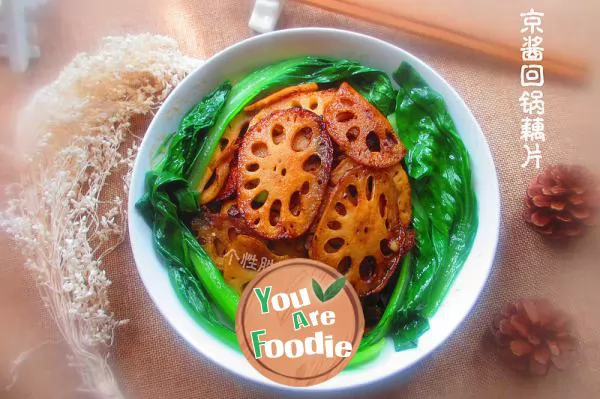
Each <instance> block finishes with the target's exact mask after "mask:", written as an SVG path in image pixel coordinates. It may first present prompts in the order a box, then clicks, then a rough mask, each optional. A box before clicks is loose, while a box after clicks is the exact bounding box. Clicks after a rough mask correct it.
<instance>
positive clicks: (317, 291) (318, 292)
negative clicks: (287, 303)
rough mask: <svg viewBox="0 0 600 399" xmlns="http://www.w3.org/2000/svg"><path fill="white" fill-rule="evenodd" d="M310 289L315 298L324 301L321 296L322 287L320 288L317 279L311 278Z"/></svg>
mask: <svg viewBox="0 0 600 399" xmlns="http://www.w3.org/2000/svg"><path fill="white" fill-rule="evenodd" d="M312 289H313V291H314V292H315V295H316V296H317V298H319V301H321V302H325V298H324V297H323V289H322V288H321V286H320V285H319V283H318V282H317V280H315V279H314V278H313V279H312Z"/></svg>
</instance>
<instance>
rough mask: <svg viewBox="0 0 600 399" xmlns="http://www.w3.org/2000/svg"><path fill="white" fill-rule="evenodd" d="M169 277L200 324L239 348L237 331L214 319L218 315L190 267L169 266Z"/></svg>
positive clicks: (230, 344)
mask: <svg viewBox="0 0 600 399" xmlns="http://www.w3.org/2000/svg"><path fill="white" fill-rule="evenodd" d="M169 279H170V280H171V284H172V285H173V287H174V288H175V293H176V294H177V297H178V298H179V300H180V301H181V303H182V304H183V306H184V307H185V308H186V310H187V311H188V313H190V314H191V315H192V317H193V318H194V320H196V322H197V323H198V324H200V325H201V326H202V327H204V328H206V329H207V330H208V331H210V332H211V333H212V334H214V335H216V336H217V337H220V338H221V339H222V340H223V341H225V343H226V344H227V345H229V346H231V347H232V348H239V343H238V340H237V336H236V335H235V332H233V331H232V330H230V329H229V328H227V327H224V326H223V325H222V324H221V323H215V322H214V321H213V320H216V319H217V315H216V314H215V312H214V310H213V309H212V306H211V304H210V301H209V299H208V298H207V297H206V294H205V292H204V289H203V288H202V286H201V285H200V282H199V281H198V279H197V278H196V277H195V276H194V275H193V274H192V273H191V272H190V271H189V270H188V269H186V268H181V267H171V268H169Z"/></svg>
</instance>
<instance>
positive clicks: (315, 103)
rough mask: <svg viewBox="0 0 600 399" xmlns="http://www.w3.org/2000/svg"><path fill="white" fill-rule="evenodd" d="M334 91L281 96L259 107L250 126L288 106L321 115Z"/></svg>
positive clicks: (288, 107)
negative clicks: (277, 99) (267, 104)
mask: <svg viewBox="0 0 600 399" xmlns="http://www.w3.org/2000/svg"><path fill="white" fill-rule="evenodd" d="M335 92H336V90H334V89H329V90H320V91H313V92H308V93H306V92H305V93H296V94H293V95H290V96H288V97H285V98H282V99H281V100H279V101H277V102H275V103H273V104H271V105H269V106H268V107H265V108H263V109H261V110H260V111H259V112H258V113H257V114H256V115H254V117H253V118H252V120H251V121H250V126H254V125H255V124H256V123H258V122H259V121H261V120H262V119H264V118H266V117H267V116H269V115H270V114H271V113H273V112H275V111H280V110H283V109H290V108H303V109H306V110H308V111H311V112H314V113H315V114H317V115H319V116H321V115H323V111H324V110H325V106H327V104H329V102H330V101H331V100H332V99H333V97H334V96H335Z"/></svg>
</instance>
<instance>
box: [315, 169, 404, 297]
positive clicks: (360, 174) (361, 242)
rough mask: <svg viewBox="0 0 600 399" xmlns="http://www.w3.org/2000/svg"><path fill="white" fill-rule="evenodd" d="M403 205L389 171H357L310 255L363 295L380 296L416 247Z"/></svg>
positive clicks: (335, 196) (326, 214)
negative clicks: (406, 225)
mask: <svg viewBox="0 0 600 399" xmlns="http://www.w3.org/2000/svg"><path fill="white" fill-rule="evenodd" d="M397 201H398V197H397V192H396V188H395V187H394V184H393V182H392V179H391V177H390V175H389V174H388V173H386V172H385V171H381V170H374V169H369V168H366V167H364V166H359V167H356V168H353V169H351V170H350V171H348V172H347V173H346V174H345V175H344V176H343V177H342V179H341V180H340V182H339V183H338V185H337V186H336V187H335V189H334V190H333V191H332V192H331V194H330V196H329V199H328V202H327V206H326V207H325V209H324V211H323V215H322V217H321V219H320V221H319V223H318V225H317V228H316V229H315V234H314V236H313V239H312V241H311V245H310V248H309V255H310V257H311V258H313V259H316V260H319V261H321V262H324V263H326V264H328V265H330V266H332V267H335V268H336V269H337V270H338V271H339V272H340V273H342V274H344V275H346V276H347V278H348V281H349V282H350V283H351V284H352V286H353V287H354V288H355V289H356V292H357V293H358V295H359V296H361V297H363V296H366V295H370V294H373V293H376V292H379V291H380V290H382V289H383V287H384V286H385V285H386V283H387V281H388V280H389V278H390V277H391V276H392V274H393V273H394V270H395V269H396V267H397V265H398V262H399V260H400V258H402V257H403V256H404V255H405V254H406V253H407V252H408V250H409V249H410V248H411V247H412V245H413V234H412V233H411V232H409V231H408V230H407V229H406V228H404V227H402V226H401V225H400V215H399V212H398V207H397V206H396V203H397Z"/></svg>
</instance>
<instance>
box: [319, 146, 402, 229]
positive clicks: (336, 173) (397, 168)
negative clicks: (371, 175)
mask: <svg viewBox="0 0 600 399" xmlns="http://www.w3.org/2000/svg"><path fill="white" fill-rule="evenodd" d="M357 166H359V165H358V164H357V163H356V162H354V161H353V160H352V159H350V158H344V159H342V161H341V162H340V163H339V165H338V166H336V168H335V169H333V170H332V171H331V178H330V179H329V186H330V187H335V186H336V185H337V184H338V183H339V182H340V180H341V179H342V177H343V176H344V175H345V174H346V172H348V171H349V170H350V169H352V168H355V167H357ZM384 171H385V173H387V174H388V175H389V176H390V177H391V178H392V181H393V182H394V187H395V188H396V193H397V195H398V212H399V213H400V224H401V225H402V226H404V227H407V226H408V225H409V224H410V221H411V218H412V203H411V200H410V193H411V190H410V182H409V180H408V175H407V174H406V171H405V170H404V168H403V167H402V165H401V164H398V165H394V166H392V167H390V168H387V169H384Z"/></svg>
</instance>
